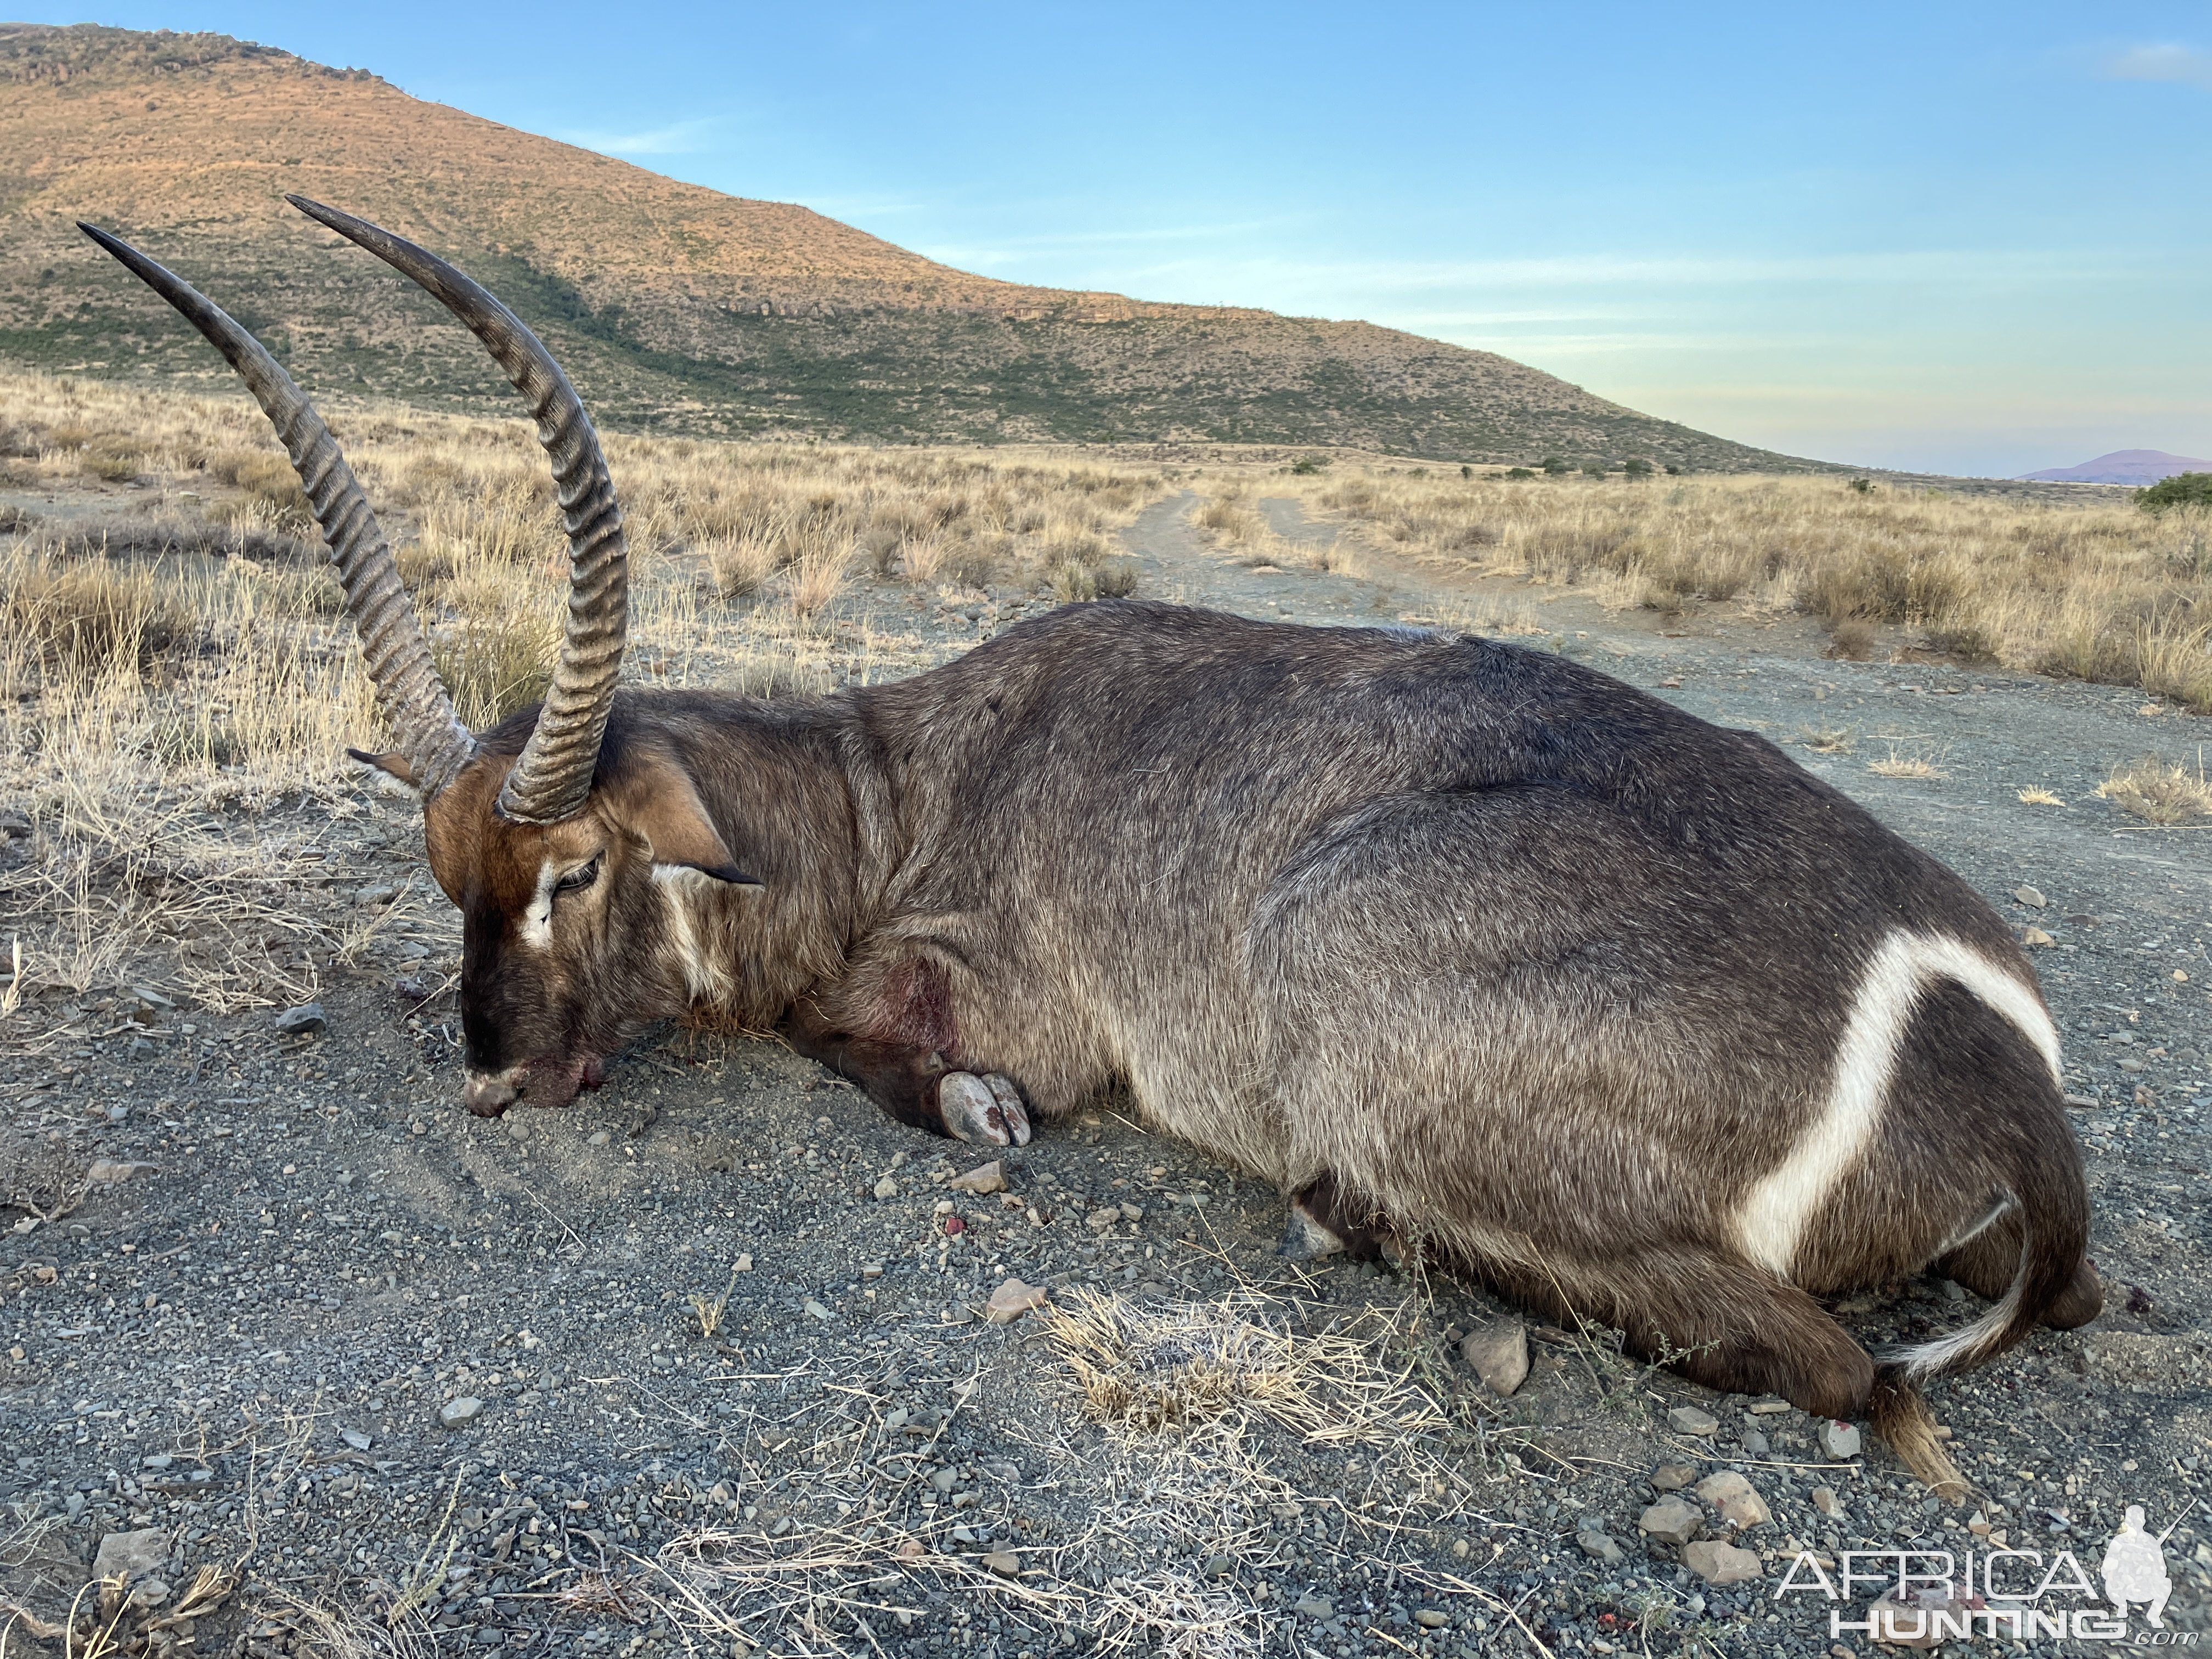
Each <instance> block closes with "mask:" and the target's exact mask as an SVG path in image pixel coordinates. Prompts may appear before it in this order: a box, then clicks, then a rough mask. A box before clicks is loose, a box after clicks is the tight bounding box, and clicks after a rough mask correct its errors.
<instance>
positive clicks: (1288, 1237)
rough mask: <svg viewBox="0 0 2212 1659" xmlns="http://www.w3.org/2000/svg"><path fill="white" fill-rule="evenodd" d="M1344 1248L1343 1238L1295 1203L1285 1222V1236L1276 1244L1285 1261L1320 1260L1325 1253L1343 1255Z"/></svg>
mask: <svg viewBox="0 0 2212 1659" xmlns="http://www.w3.org/2000/svg"><path fill="white" fill-rule="evenodd" d="M1344 1248H1345V1245H1344V1240H1343V1239H1341V1238H1340V1237H1337V1235H1336V1234H1335V1233H1334V1232H1332V1231H1330V1230H1329V1229H1328V1228H1327V1227H1324V1226H1323V1225H1322V1224H1321V1223H1320V1222H1318V1221H1316V1220H1315V1219H1314V1218H1312V1217H1311V1216H1310V1215H1308V1214H1307V1213H1306V1212H1304V1210H1303V1209H1301V1208H1299V1207H1298V1206H1297V1205H1296V1204H1295V1203H1294V1204H1292V1205H1291V1213H1290V1216H1289V1218H1287V1219H1286V1220H1285V1222H1284V1223H1283V1238H1282V1242H1281V1243H1279V1244H1277V1245H1276V1246H1275V1254H1276V1255H1279V1256H1281V1257H1282V1258H1283V1259H1284V1260H1285V1261H1320V1260H1321V1259H1322V1257H1323V1256H1325V1255H1341V1254H1342V1253H1343V1250H1344Z"/></svg>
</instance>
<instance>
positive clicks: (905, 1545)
mask: <svg viewBox="0 0 2212 1659" xmlns="http://www.w3.org/2000/svg"><path fill="white" fill-rule="evenodd" d="M895 1553H896V1555H897V1556H898V1559H900V1560H902V1561H919V1560H921V1558H922V1557H923V1556H925V1555H927V1554H928V1553H929V1546H928V1545H927V1544H925V1543H923V1542H922V1541H921V1540H920V1539H919V1538H902V1539H900V1540H899V1547H898V1549H897V1550H896V1552H895Z"/></svg>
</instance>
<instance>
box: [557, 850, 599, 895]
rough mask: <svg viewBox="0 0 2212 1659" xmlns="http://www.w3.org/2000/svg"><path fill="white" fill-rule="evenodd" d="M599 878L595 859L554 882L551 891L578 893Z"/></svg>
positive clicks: (597, 860) (597, 863)
mask: <svg viewBox="0 0 2212 1659" xmlns="http://www.w3.org/2000/svg"><path fill="white" fill-rule="evenodd" d="M601 856H604V854H602V855H601ZM598 879H599V858H597V857H595V858H593V859H592V861H591V862H590V863H588V864H580V865H578V866H576V867H575V868H574V869H573V870H571V871H570V872H568V874H567V875H565V876H563V877H562V878H561V879H560V880H558V881H556V882H555V883H554V884H553V890H554V891H555V892H556V893H580V892H582V891H583V890H584V889H585V888H586V887H589V886H590V885H591V884H592V883H593V882H595V881H597V880H598Z"/></svg>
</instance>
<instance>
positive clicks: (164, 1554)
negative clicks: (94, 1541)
mask: <svg viewBox="0 0 2212 1659" xmlns="http://www.w3.org/2000/svg"><path fill="white" fill-rule="evenodd" d="M168 1559H169V1534H167V1532H166V1531H164V1530H163V1529H162V1528H160V1527H149V1528H146V1529H145V1530H144V1531H143V1532H111V1533H109V1534H107V1536H106V1537H105V1538H103V1539H101V1540H100V1553H99V1554H98V1555H96V1556H94V1558H93V1562H92V1576H93V1577H94V1578H112V1577H114V1576H115V1575H116V1574H117V1573H118V1572H119V1573H121V1574H122V1575H123V1576H124V1577H126V1578H136V1577H138V1576H139V1575H140V1574H141V1573H148V1572H159V1571H161V1568H162V1565H164V1564H165V1563H166V1562H167V1560H168Z"/></svg>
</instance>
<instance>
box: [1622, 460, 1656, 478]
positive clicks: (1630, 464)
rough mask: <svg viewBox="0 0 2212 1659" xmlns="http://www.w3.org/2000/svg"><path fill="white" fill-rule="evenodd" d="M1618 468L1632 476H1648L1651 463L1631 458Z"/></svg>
mask: <svg viewBox="0 0 2212 1659" xmlns="http://www.w3.org/2000/svg"><path fill="white" fill-rule="evenodd" d="M1620 470H1621V471H1623V472H1626V474H1627V475H1628V476H1629V477H1632V478H1648V477H1650V476H1651V463H1650V462H1649V461H1646V460H1642V459H1631V460H1628V461H1626V462H1623V463H1622V465H1621V469H1620Z"/></svg>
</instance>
